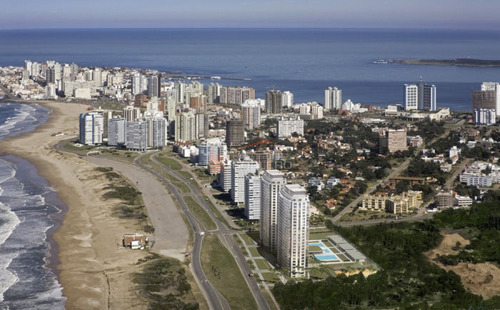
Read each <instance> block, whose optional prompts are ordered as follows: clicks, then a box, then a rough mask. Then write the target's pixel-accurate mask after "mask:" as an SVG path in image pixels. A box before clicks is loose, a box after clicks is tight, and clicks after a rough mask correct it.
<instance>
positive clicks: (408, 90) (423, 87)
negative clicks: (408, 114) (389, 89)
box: [404, 79, 437, 111]
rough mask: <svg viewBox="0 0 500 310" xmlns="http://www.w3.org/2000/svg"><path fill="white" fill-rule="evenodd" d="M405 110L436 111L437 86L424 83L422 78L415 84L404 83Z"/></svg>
mask: <svg viewBox="0 0 500 310" xmlns="http://www.w3.org/2000/svg"><path fill="white" fill-rule="evenodd" d="M404 89H405V110H407V111H410V110H417V109H420V110H426V111H436V109H437V106H436V86H435V85H430V84H426V83H424V81H422V79H420V81H419V82H418V83H417V85H415V84H410V85H408V84H404Z"/></svg>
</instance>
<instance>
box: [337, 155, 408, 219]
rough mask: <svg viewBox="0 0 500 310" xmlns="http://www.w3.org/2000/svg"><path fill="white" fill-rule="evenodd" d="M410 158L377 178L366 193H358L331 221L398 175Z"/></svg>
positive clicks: (348, 211)
mask: <svg viewBox="0 0 500 310" xmlns="http://www.w3.org/2000/svg"><path fill="white" fill-rule="evenodd" d="M411 159H412V158H408V159H407V160H405V161H404V162H403V163H402V164H401V165H399V167H397V168H396V169H393V170H392V172H391V173H390V174H389V175H388V176H387V177H385V178H384V179H382V180H379V181H378V182H377V183H375V184H374V185H372V186H370V187H368V189H367V190H366V193H365V194H363V195H360V196H359V197H358V198H356V199H354V200H353V201H352V202H351V203H350V204H348V205H347V206H346V207H345V208H344V209H343V210H342V211H340V212H339V213H338V214H337V215H336V216H334V217H333V218H332V219H331V221H332V222H333V223H336V222H338V221H339V220H340V218H341V217H342V216H344V215H345V214H347V213H350V212H351V211H352V210H353V209H354V207H356V206H357V205H358V203H360V202H361V200H363V197H364V196H365V195H369V194H371V193H372V192H373V191H375V189H376V188H377V186H379V185H380V184H383V183H385V182H387V180H389V179H390V178H393V177H395V176H397V175H399V174H400V173H401V172H403V171H404V170H405V169H406V168H407V167H408V165H409V164H410V161H411Z"/></svg>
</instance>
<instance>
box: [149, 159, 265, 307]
mask: <svg viewBox="0 0 500 310" xmlns="http://www.w3.org/2000/svg"><path fill="white" fill-rule="evenodd" d="M157 154H158V153H157ZM157 154H155V155H153V156H151V160H152V161H153V162H154V163H155V164H157V165H160V166H161V167H163V169H164V170H165V171H166V172H168V173H169V174H171V175H173V176H174V177H176V178H177V179H179V180H181V181H182V182H183V183H184V184H186V185H187V186H188V187H189V189H190V191H191V194H192V195H193V196H194V199H195V200H197V202H198V203H199V204H200V205H201V206H202V207H203V208H204V209H205V210H206V211H207V213H208V214H209V215H210V217H211V218H212V220H213V221H214V222H215V223H216V224H217V227H218V229H217V230H216V231H213V233H215V234H218V235H219V237H220V240H221V241H222V243H223V244H224V245H225V246H226V248H227V249H228V250H229V251H230V252H231V254H232V255H233V257H234V258H235V261H236V263H237V264H238V267H239V268H240V271H241V273H242V274H243V278H244V279H245V281H246V282H247V284H248V287H249V288H250V291H251V292H252V294H253V296H254V299H255V302H256V303H257V306H258V307H259V309H269V305H268V304H267V301H266V299H265V298H264V296H263V295H262V292H261V290H260V288H259V286H258V284H257V282H256V281H255V279H254V278H253V277H249V276H248V274H250V273H251V272H252V271H251V269H250V267H249V266H248V263H247V261H246V258H245V256H244V255H243V253H242V252H241V250H240V248H239V246H238V244H237V243H236V241H234V239H233V237H232V234H234V233H235V231H234V230H232V229H229V228H227V227H226V226H225V225H224V224H223V223H222V222H221V221H220V219H219V218H217V216H216V215H215V214H214V212H213V211H212V209H211V208H210V206H209V205H208V204H207V202H206V201H205V199H204V198H203V194H202V192H201V191H200V188H199V187H197V186H194V185H193V184H192V183H191V182H189V181H188V180H186V179H185V178H184V177H183V176H182V175H180V174H179V173H178V172H177V171H175V170H172V169H169V168H168V167H166V166H164V165H163V164H161V163H160V162H159V161H157V160H156V158H155V157H156V155H157ZM181 200H182V199H181Z"/></svg>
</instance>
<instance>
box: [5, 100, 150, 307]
mask: <svg viewBox="0 0 500 310" xmlns="http://www.w3.org/2000/svg"><path fill="white" fill-rule="evenodd" d="M23 103H27V102H23ZM30 103H31V104H38V105H40V106H43V107H45V108H47V109H49V110H50V111H51V112H50V114H49V117H48V119H47V121H46V122H45V123H43V124H41V125H39V126H38V127H37V128H36V129H35V130H34V131H31V132H27V133H23V134H20V135H18V136H14V137H7V138H5V139H4V140H2V141H0V149H1V152H0V153H1V154H2V155H13V156H16V157H19V158H21V159H24V160H26V161H28V162H29V163H31V164H32V165H33V166H34V167H35V168H36V171H37V173H38V175H39V176H40V177H42V178H43V179H45V180H46V181H47V182H48V184H49V186H50V187H52V188H53V189H54V191H55V192H54V196H53V197H54V198H56V199H57V200H59V201H60V202H61V203H62V204H63V205H64V206H66V210H64V207H62V210H61V212H60V213H58V214H56V215H54V217H53V218H52V220H53V221H54V226H53V228H51V229H49V230H48V231H47V238H48V241H49V244H50V249H49V251H50V257H48V262H47V265H46V267H47V268H51V270H53V271H54V268H55V275H56V277H57V279H58V281H59V283H60V285H61V287H62V293H63V296H64V297H66V298H67V299H66V305H65V307H66V308H69V309H78V308H85V309H103V308H108V307H109V306H110V304H113V306H114V307H117V308H123V309H126V308H138V309H143V308H144V307H145V304H144V302H143V301H142V300H140V299H139V298H138V297H137V296H136V295H134V291H133V282H132V281H131V279H132V275H133V273H134V272H137V270H136V269H134V268H133V267H130V266H134V265H135V264H136V262H137V261H138V260H139V259H142V258H144V257H145V256H146V255H147V252H143V251H127V250H126V249H123V248H122V247H121V236H122V235H123V234H124V233H126V232H129V231H137V232H142V231H141V229H138V228H137V227H136V225H133V223H132V224H131V223H130V221H127V220H123V219H120V218H117V217H114V216H112V212H113V211H112V210H113V208H114V206H115V205H116V204H117V203H118V201H116V200H109V201H108V200H103V199H102V198H101V196H100V194H102V192H103V191H104V190H103V188H104V187H105V186H106V185H107V184H108V183H109V182H108V181H107V180H106V179H105V177H104V176H102V175H101V174H100V173H98V172H96V171H95V167H97V165H95V164H92V163H89V162H87V161H85V160H83V159H80V158H79V157H78V156H77V155H75V154H68V153H63V152H59V151H57V150H55V149H54V148H53V145H55V144H56V143H58V142H59V141H61V140H63V139H68V137H73V136H77V135H78V121H77V119H78V115H79V114H80V113H85V112H86V111H87V107H88V105H84V104H74V103H66V102H52V101H50V102H44V101H40V102H30ZM30 103H27V104H30ZM54 132H63V133H64V136H58V137H56V136H52V135H51V134H52V133H54ZM48 196H50V195H48ZM51 198H52V197H47V200H48V201H47V203H50V204H53V205H55V204H54V202H55V201H54V200H52V199H51ZM49 200H50V201H49ZM55 207H56V208H58V209H59V208H60V207H61V206H60V205H55ZM58 224H59V226H57V225H58ZM56 226H57V227H56ZM49 236H51V237H49ZM51 240H52V241H51Z"/></svg>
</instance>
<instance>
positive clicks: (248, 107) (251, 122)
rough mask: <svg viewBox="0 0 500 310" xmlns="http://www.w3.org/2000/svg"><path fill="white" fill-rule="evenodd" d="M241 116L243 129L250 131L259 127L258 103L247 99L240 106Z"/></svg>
mask: <svg viewBox="0 0 500 310" xmlns="http://www.w3.org/2000/svg"><path fill="white" fill-rule="evenodd" d="M241 114H242V119H243V124H244V125H245V129H248V130H252V129H254V128H257V127H259V126H260V122H261V116H260V101H259V100H255V99H248V100H246V101H245V102H244V103H243V104H242V105H241Z"/></svg>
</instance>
